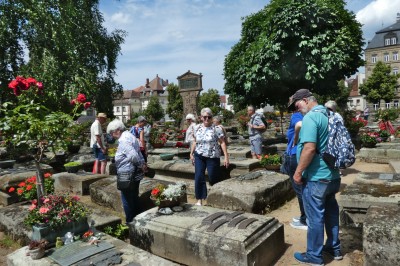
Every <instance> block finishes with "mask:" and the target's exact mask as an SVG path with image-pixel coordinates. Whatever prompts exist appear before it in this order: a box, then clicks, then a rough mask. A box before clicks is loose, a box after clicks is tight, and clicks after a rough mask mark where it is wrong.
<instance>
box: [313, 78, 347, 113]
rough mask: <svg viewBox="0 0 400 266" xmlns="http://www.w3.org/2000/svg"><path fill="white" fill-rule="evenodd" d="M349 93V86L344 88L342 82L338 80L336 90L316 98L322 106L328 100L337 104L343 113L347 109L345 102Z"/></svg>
mask: <svg viewBox="0 0 400 266" xmlns="http://www.w3.org/2000/svg"><path fill="white" fill-rule="evenodd" d="M350 91H351V84H349V87H346V85H345V82H344V80H343V79H342V80H340V81H339V82H338V83H337V89H336V90H333V91H332V92H328V93H327V94H325V95H316V98H317V100H318V102H319V103H320V104H324V103H326V102H327V101H329V100H333V101H335V102H336V103H337V105H338V109H340V110H341V111H344V110H345V109H346V108H347V102H348V99H349V94H350Z"/></svg>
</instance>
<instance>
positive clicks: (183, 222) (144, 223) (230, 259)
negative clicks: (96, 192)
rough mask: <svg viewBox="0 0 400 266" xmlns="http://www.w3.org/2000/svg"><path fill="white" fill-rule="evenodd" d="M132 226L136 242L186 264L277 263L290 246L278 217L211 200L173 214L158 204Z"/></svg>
mask: <svg viewBox="0 0 400 266" xmlns="http://www.w3.org/2000/svg"><path fill="white" fill-rule="evenodd" d="M129 227H130V240H131V244H133V245H134V246H137V247H139V248H142V249H144V250H147V251H150V252H152V253H153V254H155V255H158V256H160V257H164V258H166V259H169V260H173V261H176V262H178V263H181V264H185V265H195V266H196V265H210V266H211V265H219V266H221V265H229V266H231V265H272V264H273V263H274V261H275V260H276V259H277V258H278V257H279V256H280V255H281V254H282V252H283V250H284V249H285V241H284V229H283V225H282V224H281V223H279V222H278V220H276V219H275V218H273V217H266V216H261V215H256V214H250V213H243V212H227V211H223V210H221V209H216V208H212V207H207V206H195V205H191V204H185V205H184V211H182V212H175V213H173V214H172V215H162V214H159V213H158V208H153V209H150V210H148V211H146V212H144V213H141V214H139V215H138V216H136V217H135V219H134V220H133V222H132V223H130V224H129Z"/></svg>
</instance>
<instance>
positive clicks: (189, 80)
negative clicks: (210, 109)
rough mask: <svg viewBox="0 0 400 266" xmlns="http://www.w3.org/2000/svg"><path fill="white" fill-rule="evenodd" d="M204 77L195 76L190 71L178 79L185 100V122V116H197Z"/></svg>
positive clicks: (180, 91)
mask: <svg viewBox="0 0 400 266" xmlns="http://www.w3.org/2000/svg"><path fill="white" fill-rule="evenodd" d="M202 77H203V75H202V74H201V73H200V74H195V73H192V72H190V70H188V71H187V72H186V73H185V74H183V75H181V76H179V77H177V80H178V84H179V93H180V94H181V96H182V99H183V117H184V118H183V120H182V122H181V125H183V122H184V121H185V120H184V119H185V116H186V115H187V114H189V113H192V114H194V115H195V116H197V100H198V97H199V94H200V92H201V91H202V90H203V88H202V86H203V83H202Z"/></svg>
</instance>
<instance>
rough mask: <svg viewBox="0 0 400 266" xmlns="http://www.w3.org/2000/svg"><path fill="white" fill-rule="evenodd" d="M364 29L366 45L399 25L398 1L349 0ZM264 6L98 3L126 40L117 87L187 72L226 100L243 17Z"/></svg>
mask: <svg viewBox="0 0 400 266" xmlns="http://www.w3.org/2000/svg"><path fill="white" fill-rule="evenodd" d="M346 2H347V8H348V9H349V10H351V11H353V12H354V13H355V14H356V16H357V19H358V20H359V21H360V22H361V23H362V24H363V32H364V39H365V40H366V41H367V40H370V39H371V38H372V37H373V35H374V33H375V32H376V31H378V30H379V29H381V28H382V26H383V27H386V26H389V25H391V24H393V23H395V22H396V14H397V12H400V0H347V1H346ZM268 3H269V1H266V0H264V1H261V0H120V1H117V0H100V10H101V11H102V13H103V15H104V18H105V26H106V28H107V29H108V31H112V30H114V29H123V30H125V31H126V32H127V33H128V35H127V37H126V38H125V43H124V44H123V45H122V51H121V52H122V55H120V57H119V60H118V64H117V70H116V73H117V77H116V80H117V82H119V83H121V84H122V86H123V87H124V89H125V90H127V89H134V88H136V87H138V86H140V85H143V84H144V83H145V80H146V78H149V79H150V80H151V79H153V78H154V77H155V76H156V74H158V75H159V76H160V77H162V78H164V79H168V80H169V81H170V82H174V83H177V80H176V77H177V76H179V75H181V74H183V73H185V72H186V71H187V70H191V71H192V72H195V73H199V72H201V73H202V74H203V88H204V89H205V90H207V89H209V88H215V89H217V90H218V91H219V92H220V93H221V94H223V86H224V78H223V75H222V74H223V65H224V58H225V56H226V55H227V54H228V53H229V51H230V49H231V47H232V46H233V45H234V44H235V43H237V42H238V41H239V39H240V31H241V23H242V20H241V18H242V17H245V16H247V15H249V14H251V13H255V12H257V11H259V10H260V9H262V8H263V7H264V6H265V5H267V4H268Z"/></svg>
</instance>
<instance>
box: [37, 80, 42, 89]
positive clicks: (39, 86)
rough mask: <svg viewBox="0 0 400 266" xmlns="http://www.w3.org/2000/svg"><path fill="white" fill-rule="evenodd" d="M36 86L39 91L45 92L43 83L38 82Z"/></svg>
mask: <svg viewBox="0 0 400 266" xmlns="http://www.w3.org/2000/svg"><path fill="white" fill-rule="evenodd" d="M36 86H37V87H38V89H39V90H43V83H42V82H37V83H36Z"/></svg>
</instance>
